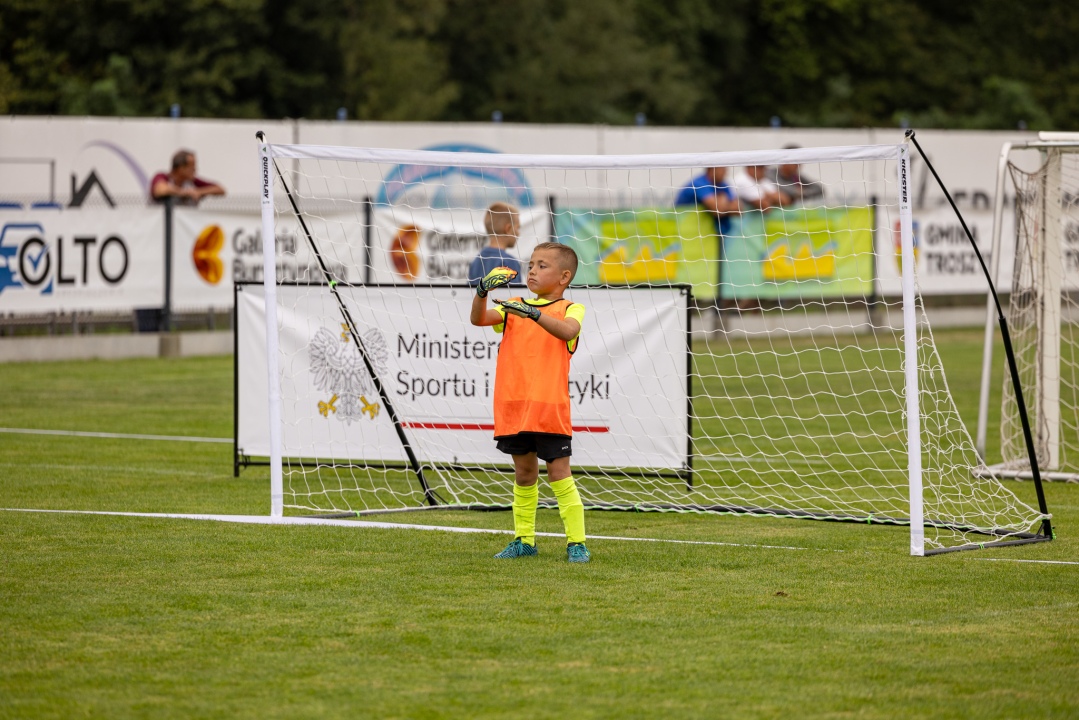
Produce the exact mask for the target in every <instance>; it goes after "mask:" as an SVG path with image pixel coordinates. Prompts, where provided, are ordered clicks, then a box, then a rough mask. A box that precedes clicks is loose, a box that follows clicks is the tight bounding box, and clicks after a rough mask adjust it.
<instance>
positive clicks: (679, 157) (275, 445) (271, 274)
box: [258, 133, 1049, 556]
mask: <svg viewBox="0 0 1079 720" xmlns="http://www.w3.org/2000/svg"><path fill="white" fill-rule="evenodd" d="M259 140H260V142H259V145H258V162H259V172H260V181H261V204H262V236H263V238H267V239H269V238H275V237H276V233H275V218H276V215H275V209H274V203H275V198H274V195H275V180H276V181H279V182H280V183H281V184H282V185H283V189H284V191H285V193H286V194H287V196H288V203H290V204H291V206H292V208H293V210H295V213H296V216H297V219H298V221H299V223H300V224H301V225H303V224H304V221H303V215H302V213H301V212H300V210H299V207H298V206H297V204H296V201H295V199H294V198H293V194H292V191H291V190H290V189H289V181H288V178H287V177H286V175H287V174H284V173H281V172H280V171H279V170H277V169H276V161H277V160H295V161H317V162H323V161H325V162H327V163H347V162H354V163H370V164H372V165H380V166H387V165H409V164H414V165H421V164H424V163H430V164H438V165H443V166H446V167H468V168H477V167H478V168H504V169H522V168H535V169H550V168H558V169H582V170H591V169H596V168H602V169H604V170H606V169H625V170H635V169H639V168H642V167H645V168H653V167H655V168H663V169H680V170H691V169H697V168H701V167H715V166H724V167H731V168H742V167H749V166H762V165H778V164H787V163H798V164H812V163H820V164H825V163H838V162H843V163H846V162H850V163H871V162H880V163H884V164H887V165H891V164H893V163H894V171H893V172H894V175H892V173H891V172H890V173H888V174H889V177H888V179H887V182H888V183H892V182H894V183H895V185H894V186H893V191H894V193H895V197H894V198H892V200H891V203H892V204H891V205H890V207H891V208H892V210H893V211H894V212H895V213H896V215H895V216H894V219H895V220H896V221H897V228H896V230H897V235H898V237H899V245H900V254H901V259H902V263H901V276H902V329H903V332H902V340H901V347H902V351H901V352H902V354H901V357H902V368H901V372H902V377H903V382H902V383H899V382H897V383H896V386H895V387H896V393H895V394H894V396H893V397H895V398H896V399H898V398H900V397H902V398H903V400H904V404H905V407H904V408H903V410H902V411H899V410H898V408H896V409H895V411H894V415H892V416H890V417H896V418H897V422H896V425H895V427H896V429H897V430H898V431H899V432H902V431H903V430H905V435H906V448H905V450H906V467H905V476H906V487H905V490H906V498H904V497H903V495H902V490H903V489H904V488H903V486H902V484H901V481H900V480H899V478H900V477H902V475H900V474H898V473H897V475H896V476H895V477H896V481H893V482H891V483H890V484H889V485H888V486H887V487H888V488H889V489H892V490H894V491H898V495H897V497H896V498H895V499H896V500H897V501H898V503H897V505H898V507H902V504H901V503H903V502H904V501H905V502H906V505H907V508H906V509H907V510H908V512H909V514H908V517H906V518H896V517H888V516H882V515H878V514H877V511H876V510H875V509H874V510H871V511H870V512H869V516H868V518H866V517H858V518H855V517H851V516H849V515H847V514H844V513H842V512H838V513H829V514H821V513H815V512H812V511H806V510H803V509H798V508H797V507H794V508H793V509H792V508H791V506H782V507H778V508H777V507H767V506H766V507H763V508H762V507H726V508H711V507H703V508H702V507H689V506H686V507H685V509H689V510H698V511H699V510H703V511H716V512H737V513H739V514H750V515H761V516H772V517H775V516H786V517H807V518H814V519H823V520H838V521H847V522H851V521H858V522H868V523H869V524H878V523H879V524H893V525H909V541H910V542H909V548H910V554H911V555H914V556H922V555H927V554H936V553H940V552H950V551H953V550H964V549H973V548H978V547H986V546H990V545H1012V544H1022V543H1028V542H1041V541H1044V540H1048V539H1049V538H1048V537H1046V536H1045V535H1044V534H1039V533H1037V532H1034V531H1032V530H1031V531H1026V530H1023V529H1021V528H1020V529H1016V528H1015V527H1011V528H1009V526H1008V525H1007V523H1005V522H1003V520H1002V521H1001V524H987V525H978V524H975V525H973V526H971V525H969V524H967V523H964V522H962V521H951V520H949V519H947V518H951V517H958V518H963V517H964V516H963V515H962V512H961V511H957V512H959V514H958V515H952V516H947V515H945V516H943V517H945V518H946V519H937V517H940V516H936V517H933V518H928V519H927V516H926V508H925V506H924V501H925V495H926V492H927V488H926V485H925V483H926V468H923V455H925V453H931V452H933V448H932V447H930V446H931V445H932V443H927V444H926V446H925V447H924V448H923V432H926V433H929V434H927V437H934V436H933V435H932V433H933V430H934V428H935V429H937V430H939V426H932V427H931V426H930V425H927V426H926V428H925V429H924V430H923V417H922V403H923V401H924V400H925V398H924V397H923V395H922V389H921V388H920V387H919V382H920V375H919V373H920V371H921V370H922V367H921V366H920V364H919V362H920V355H921V354H923V353H927V354H929V355H931V356H932V357H930V361H931V362H936V363H938V364H939V358H938V357H936V350H935V347H934V346H932V339H931V334H930V344H929V346H928V347H925V346H922V345H920V344H919V337H920V332H922V328H926V327H927V321H926V318H925V317H924V309H922V308H921V306H920V300H919V296H918V289H917V278H916V254H915V242H914V233H913V218H912V207H911V195H910V148H909V146H908V144H907V143H906V142H903V143H900V144H896V145H879V146H854V147H840V148H801V149H794V150H782V151H780V150H775V151H746V152H723V153H692V154H690V153H686V154H662V155H648V156H639V155H626V156H606V155H604V156H588V155H542V156H541V155H518V154H495V153H457V152H434V151H413V150H391V149H373V148H351V147H328V146H303V145H273V144H270V143H268V142H266V141H265V138H264V137H262V136H261V133H260V134H259ZM278 199H280V198H278ZM878 227H879V226H878ZM874 232H876V229H875V230H874ZM304 233H305V234H307V240H308V241H309V242H311V244H312V246H314V245H315V243H314V240H313V239H312V238H311V236H310V233H308V231H307V228H306V226H304ZM276 252H277V249H276V243H275V242H273V241H264V242H263V253H264V256H263V261H264V263H263V269H264V274H263V280H264V298H265V302H266V312H265V324H266V334H265V342H266V353H267V367H266V371H267V398H268V403H269V407H268V412H267V419H268V422H269V428H268V431H269V432H268V438H269V444H270V452H269V467H270V485H271V516H273V517H281V516H283V514H284V483H283V479H284V471H283V468H284V459H283V453H282V437H281V434H282V411H281V404H282V378H281V368H280V367H279V363H278V357H279V355H280V348H279V340H278V332H279V329H280V325H279V320H278V314H277V309H276V307H277V289H278V280H277V256H276ZM314 253H315V255H318V250H317V249H314ZM318 261H319V263H320V264H322V266H323V267H322V269H323V272H324V273H327V276H326V283H325V284H326V287H328V288H329V290H330V292H331V293H333V294H334V295H335V296H336V291H335V290H334V287H335V286H336V285H337V284H338V283H337V281H335V280H333V279H332V278H330V276H329V274H328V271H327V270H326V266H325V264H323V263H322V259H321V257H319V259H318ZM338 302H339V303H340V302H341V301H340V298H338ZM341 310H342V312H343V317H342V318H341V319H344V320H345V321H346V322H345V323H342V324H341V325H342V327H343V328H345V331H346V332H345V333H343V335H344V334H348V333H351V341H352V342H353V346H354V347H355V348H356V349H357V351H358V353H359V354H362V355H363V359H364V362H365V363H366V364H367V370H368V372H369V373H370V374H371V376H372V378H373V379H374V383H375V385H376V386H378V385H379V382H380V381H379V379H378V374H377V372H376V371H375V369H374V367H373V365H372V364H371V362H370V361H369V360H368V357H367V351H366V350H365V349H364V347H363V342H361V340H360V338H359V336H358V334H357V330H356V326H355V324H354V323H353V321H352V318H351V317H350V316H348V313H347V311H346V310H345V307H344V304H343V303H342V304H341ZM848 314H849V313H848ZM870 322H872V320H870ZM348 341H349V338H347V337H346V338H345V342H348ZM892 367H896V368H898V366H895V365H893V366H892ZM936 367H937V366H934V367H933V368H930V369H935V368H936ZM940 369H941V370H942V368H940ZM929 385H933V382H932V381H930V382H929ZM929 385H927V387H929ZM900 386H902V388H903V392H902V393H901V394H900V393H899V392H898V389H899V387H900ZM933 387H934V388H935V391H936V392H937V400H936V401H935V402H938V403H939V404H940V405H941V406H942V407H943V406H945V405H946V406H947V407H948V408H949V409H948V410H946V411H945V412H946V414H948V413H950V414H948V417H953V416H954V417H957V414H956V413H954V403H953V402H952V400H951V397H950V393H949V392H948V390H947V385H946V382H944V381H943V377H942V376H941V383H940V385H939V386H937V385H933ZM378 392H380V393H381V392H382V391H381V388H379V390H378ZM383 398H384V400H385V396H383ZM386 410H387V411H388V415H389V416H390V418H391V419H392V421H393V423H394V425H395V426H397V427H398V435H399V437H400V439H401V443H402V445H403V447H404V449H405V451H406V452H407V453H408V456H409V459H410V460H411V463H412V466H413V468H414V469H415V471H416V473H417V475H419V476H420V480H421V482H422V480H423V478H422V474H421V467H423V465H422V463H418V462H417V460H416V458H415V457H414V456H413V454H412V450H411V449H410V446H409V442H408V441H407V440H406V439H405V436H404V434H403V432H402V431H401V429H400V425H399V423H398V420H397V418H396V416H395V415H394V410H393V408H392V407H391V406H390V405H389V403H388V402H386ZM900 415H901V419H899V417H900ZM926 418H930V419H932V420H935V419H937V418H935V416H934V414H933V412H932V411H930V412H927V413H926ZM960 425H961V423H960ZM958 430H959V433H961V435H962V438H963V439H962V442H961V443H960V444H961V445H962V447H963V449H964V452H966V451H967V450H968V449H969V451H970V452H969V455H970V456H973V455H974V453H973V447H972V443H971V442H970V438H969V434H968V433H967V431H966V430H965V429H964V428H962V427H959V428H958ZM691 439H692V436H691ZM897 455H898V457H899V458H901V457H902V455H901V451H900V453H897ZM963 462H964V463H966V462H968V461H965V460H964V461H963ZM971 462H973V463H974V464H973V465H968V464H962V465H954V466H949V468H950V469H952V470H954V468H955V467H962V468H963V472H964V473H967V472H968V469H969V473H970V475H971V476H978V475H979V471H980V470H982V469H983V468H984V466H983V465H981V466H979V464H978V463H977V461H976V458H975V460H973V461H971ZM938 469H939V468H937V467H936V466H935V465H934V467H933V468H929V469H928V473H929V477H933V476H935V474H937V470H938ZM893 470H895V471H899V473H902V471H903V470H904V468H903V467H902V465H901V464H897V465H894V466H893ZM931 487H932V488H934V489H935V488H937V487H938V486H937V485H936V484H935V483H934V484H932V485H931ZM998 487H1000V486H999V485H998ZM424 490H425V492H426V491H427V487H426V484H424ZM1002 492H1004V493H1006V494H1007V495H1008V496H1009V497H1012V494H1011V493H1010V492H1009V491H1007V490H1004V489H1002ZM972 497H974V496H972ZM428 499H430V495H429V494H428ZM966 499H970V498H966ZM945 502H948V503H950V502H952V500H946V501H945ZM973 502H977V501H976V500H974V501H973ZM1020 504H1021V503H1020ZM586 505H587V503H586ZM473 506H474V505H467V506H466V505H441V506H440V507H446V508H453V507H473ZM294 507H296V506H294ZM591 507H600V508H601V507H603V505H602V504H595V505H592V506H591ZM892 507H893V508H894V507H896V506H892ZM977 507H978V508H979V511H981V509H982V508H984V507H985V506H984V505H982V504H978V505H977ZM406 509H407V508H406ZM415 509H421V508H420V507H416V508H415ZM609 509H618V510H629V509H646V510H666V509H673V508H670V507H660V506H652V507H645V506H643V505H642V506H640V507H633V506H627V505H618V506H611V507H610V508H609ZM1027 509H1028V510H1029V508H1027ZM384 511H385V510H373V511H372V512H384ZM390 511H396V510H390ZM361 512H363V511H359V512H355V511H354V512H351V513H348V514H349V515H358V514H361ZM1048 517H1049V516H1048V515H1044V514H1043V515H1041V516H1035V517H1034V520H1033V522H1039V521H1044V522H1047V518H1048ZM1028 520H1030V516H1024V518H1023V522H1024V523H1026V522H1027V521H1028ZM989 522H995V521H989ZM927 527H932V528H942V529H946V530H949V531H957V532H959V533H968V532H973V533H981V534H982V535H983V536H985V535H988V536H989V537H988V538H986V539H985V541H984V542H982V541H975V542H966V543H965V544H963V545H960V546H951V547H936V546H933V547H930V548H928V549H927V541H926V529H927ZM1022 527H1026V526H1025V525H1024V526H1022Z"/></svg>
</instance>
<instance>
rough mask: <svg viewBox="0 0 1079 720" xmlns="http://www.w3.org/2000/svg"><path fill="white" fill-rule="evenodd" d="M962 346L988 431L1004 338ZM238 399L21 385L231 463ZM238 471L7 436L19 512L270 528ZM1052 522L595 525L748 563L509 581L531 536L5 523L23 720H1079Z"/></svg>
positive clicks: (127, 370)
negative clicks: (1034, 537)
mask: <svg viewBox="0 0 1079 720" xmlns="http://www.w3.org/2000/svg"><path fill="white" fill-rule="evenodd" d="M938 343H939V344H940V349H941V353H942V356H943V358H944V362H945V365H946V367H947V369H948V371H949V373H950V374H949V378H948V379H949V383H950V386H951V388H952V391H953V393H954V394H955V396H956V399H957V401H958V403H959V405H960V411H961V413H962V415H963V418H964V420H965V421H966V422H967V423H968V427H971V428H972V427H973V422H974V417H975V413H976V404H977V385H978V376H977V372H978V365H979V358H980V352H981V333H980V332H975V331H969V332H951V333H947V334H944V333H940V334H938ZM997 356H998V358H999V353H998V355H997ZM231 373H232V359H231V358H209V359H186V360H132V361H118V362H79V363H49V364H25V365H20V364H15V365H3V366H0V377H2V378H3V381H4V390H5V392H4V393H3V395H2V396H0V418H2V420H0V425H2V426H4V427H8V428H42V429H65V430H81V431H103V432H114V433H143V434H160V435H192V436H203V437H230V436H231V434H232V377H231ZM998 377H999V375H998ZM990 437H994V436H993V434H992V432H991V435H990ZM231 450H232V448H231V445H227V444H211V443H180V442H164V441H145V440H142V441H139V440H127V439H105V438H86V437H60V436H48V435H23V434H11V433H0V477H2V478H3V482H0V507H3V508H38V509H78V510H104V511H134V512H158V513H160V512H176V513H216V514H225V513H228V514H257V515H266V514H268V513H269V487H268V480H267V473H266V471H265V469H264V468H249V469H247V470H245V471H244V472H243V473H242V475H241V476H240V478H238V479H237V478H233V477H232V457H231ZM1012 487H1014V488H1016V491H1017V492H1018V493H1019V494H1020V496H1021V497H1023V498H1024V499H1025V500H1027V501H1028V502H1033V489H1032V487H1031V486H1030V484H1029V483H1026V484H1023V483H1017V484H1014V485H1012ZM1047 496H1048V502H1049V509H1050V511H1051V512H1052V513H1053V514H1054V523H1055V526H1056V531H1057V535H1058V537H1057V539H1056V540H1055V541H1054V542H1052V543H1042V544H1038V545H1030V546H1023V547H1013V548H1000V549H991V550H985V551H977V552H965V553H955V554H950V555H944V556H939V557H933V558H912V557H910V556H909V555H908V554H907V546H908V542H909V540H908V533H907V530H906V529H905V528H897V527H861V526H854V525H843V524H832V523H820V522H811V521H801V520H769V519H755V518H744V517H728V516H699V515H668V514H663V515H660V514H622V513H600V512H590V513H589V514H588V516H587V522H588V526H589V527H588V529H589V533H590V534H591V535H612V536H630V537H638V538H653V539H675V540H707V541H712V542H725V543H731V544H730V545H723V546H716V545H693V544H670V543H655V542H628V541H616V540H593V541H591V542H590V543H589V545H590V548H591V549H592V551H593V556H594V560H593V562H592V563H591V564H589V565H587V566H569V565H567V564H566V563H565V561H564V556H563V553H562V551H561V545H562V543H561V542H560V541H559V540H557V539H555V538H541V540H540V552H541V554H540V556H539V557H538V558H535V559H531V560H527V561H520V562H514V563H505V562H496V561H494V560H492V559H491V558H490V556H491V555H492V554H493V553H494V552H496V551H497V550H499V549H501V547H502V546H503V545H504V544H505V542H506V541H507V539H508V538H507V537H506V536H504V535H491V534H454V533H444V532H424V531H417V530H399V529H398V530H394V529H367V528H359V527H346V528H338V527H293V526H281V527H278V526H258V525H236V524H225V523H215V522H206V521H191V520H169V519H152V518H134V517H116V516H104V515H72V514H43V513H23V512H9V511H5V512H2V513H0V520H2V522H0V649H2V650H0V717H12V718H35V717H63V718H68V717H75V716H78V717H83V716H86V717H108V718H113V717H155V718H158V717H237V716H242V717H259V718H263V717H350V718H351V717H379V718H383V717H391V718H392V717H401V718H405V717H407V718H413V717H418V718H451V717H452V718H457V717H517V716H527V717H536V718H545V717H552V718H554V717H557V718H563V717H580V718H606V717H619V718H635V717H641V718H654V717H784V718H786V717H858V718H875V717H880V718H893V717H942V718H965V717H970V718H974V717H978V718H985V717H1003V718H1011V717H1016V718H1018V717H1076V716H1079V620H1077V618H1079V565H1067V564H1048V563H1032V562H1017V561H1030V560H1039V561H1045V560H1052V561H1063V562H1079V485H1066V484H1050V485H1049V486H1048V487H1047ZM379 519H392V520H393V521H395V522H402V523H414V524H420V523H422V524H431V525H457V526H472V527H482V528H509V527H511V519H510V517H509V514H508V513H504V512H496V513H465V512H452V511H428V512H417V513H409V514H403V515H401V514H398V515H394V516H391V517H390V518H379ZM539 529H540V530H542V531H549V532H558V531H559V530H560V529H561V523H560V521H559V518H558V515H557V513H556V512H555V511H541V513H540V518H539ZM762 546H784V547H762ZM787 548H797V549H787ZM994 559H999V561H992V560H994Z"/></svg>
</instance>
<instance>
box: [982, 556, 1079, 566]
mask: <svg viewBox="0 0 1079 720" xmlns="http://www.w3.org/2000/svg"><path fill="white" fill-rule="evenodd" d="M971 560H986V561H988V562H1017V563H1040V564H1042V565H1079V562H1075V561H1073V560H1021V559H1020V558H987V557H973V558H971Z"/></svg>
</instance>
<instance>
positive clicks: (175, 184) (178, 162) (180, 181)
mask: <svg viewBox="0 0 1079 720" xmlns="http://www.w3.org/2000/svg"><path fill="white" fill-rule="evenodd" d="M224 194H225V188H223V187H221V186H220V185H218V184H217V183H215V182H210V181H209V180H203V179H202V178H200V177H197V176H196V175H195V153H193V152H191V151H190V150H177V151H176V153H175V154H173V156H172V169H171V170H170V171H169V172H167V173H165V172H161V173H158V174H157V175H154V179H153V180H151V181H150V200H151V201H153V202H164V201H165V200H166V199H167V198H170V197H171V198H173V199H174V201H175V202H176V204H177V205H198V204H199V201H200V200H202V199H203V198H204V197H206V196H207V195H224Z"/></svg>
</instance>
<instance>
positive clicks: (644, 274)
mask: <svg viewBox="0 0 1079 720" xmlns="http://www.w3.org/2000/svg"><path fill="white" fill-rule="evenodd" d="M714 227H715V226H714V224H713V223H712V221H711V219H710V218H708V217H706V216H705V214H704V213H701V212H698V211H696V210H688V211H687V210H674V209H669V208H641V209H632V210H589V209H586V208H569V209H561V210H559V211H558V212H557V213H556V214H555V233H556V234H557V236H558V241H559V242H562V243H565V244H566V245H569V246H570V247H572V248H573V249H574V250H575V251H576V252H577V257H578V258H579V259H580V262H581V265H580V267H579V268H578V270H577V275H576V277H574V279H573V283H574V284H575V285H636V284H656V285H667V284H673V283H688V284H691V285H692V286H693V295H694V297H696V298H698V299H701V298H712V297H715V287H716V279H717V278H718V268H717V259H718V247H719V239H718V238H717V237H716V236H715V235H714V232H715V230H714Z"/></svg>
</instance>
